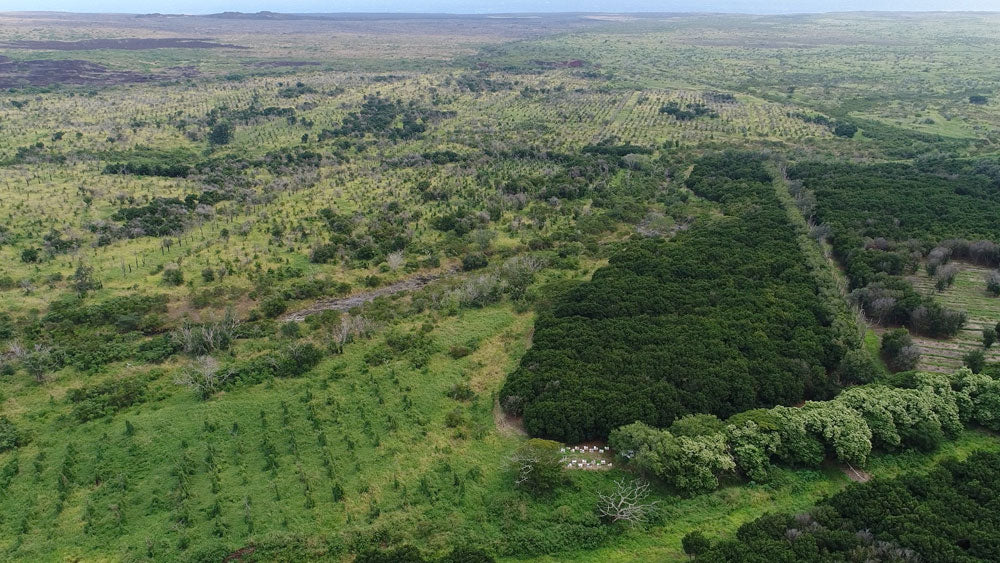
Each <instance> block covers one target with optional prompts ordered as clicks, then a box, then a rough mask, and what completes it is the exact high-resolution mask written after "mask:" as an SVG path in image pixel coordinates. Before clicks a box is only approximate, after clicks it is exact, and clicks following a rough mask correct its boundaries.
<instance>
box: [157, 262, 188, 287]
mask: <svg viewBox="0 0 1000 563" xmlns="http://www.w3.org/2000/svg"><path fill="white" fill-rule="evenodd" d="M162 277H163V283H165V284H167V285H173V286H178V285H181V284H182V283H184V272H182V271H181V269H180V268H179V267H178V266H177V265H174V264H171V265H169V266H167V267H165V268H164V269H163V276H162Z"/></svg>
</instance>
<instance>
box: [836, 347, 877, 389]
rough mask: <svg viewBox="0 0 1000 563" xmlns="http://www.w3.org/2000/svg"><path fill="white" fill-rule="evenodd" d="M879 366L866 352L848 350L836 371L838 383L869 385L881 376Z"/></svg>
mask: <svg viewBox="0 0 1000 563" xmlns="http://www.w3.org/2000/svg"><path fill="white" fill-rule="evenodd" d="M881 371H882V370H880V369H879V366H878V364H877V363H875V360H874V359H873V358H872V357H871V354H869V353H868V352H867V351H866V350H863V349H854V350H848V351H847V353H846V354H844V359H843V360H841V361H840V367H839V368H838V369H837V372H838V374H839V375H840V382H841V383H842V384H844V385H864V384H865V383H871V382H872V381H875V379H876V378H878V376H879V375H880V374H881Z"/></svg>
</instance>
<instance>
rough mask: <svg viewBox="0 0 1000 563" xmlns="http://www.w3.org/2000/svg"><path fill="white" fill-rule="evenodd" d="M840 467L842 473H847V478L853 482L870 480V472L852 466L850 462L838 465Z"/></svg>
mask: <svg viewBox="0 0 1000 563" xmlns="http://www.w3.org/2000/svg"><path fill="white" fill-rule="evenodd" d="M840 469H841V470H843V472H844V475H847V478H848V479H850V480H851V481H854V482H855V483H867V482H868V481H871V478H872V476H871V474H869V473H868V472H867V471H863V470H861V469H857V468H855V467H852V466H851V464H845V465H842V466H840Z"/></svg>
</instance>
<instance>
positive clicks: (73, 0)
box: [0, 0, 1000, 14]
mask: <svg viewBox="0 0 1000 563" xmlns="http://www.w3.org/2000/svg"><path fill="white" fill-rule="evenodd" d="M18 10H27V11H37V10H46V11H63V12H120V13H150V12H161V13H173V14H177V13H185V14H207V13H215V12H224V11H239V12H256V11H260V10H270V11H272V12H292V13H306V12H328V13H329V12H411V13H412V12H432V13H457V14H477V13H519V12H742V13H757V14H773V13H799V12H831V11H855V10H893V11H895V10H898V11H908V10H912V11H917V10H921V11H923V10H952V11H957V10H986V11H1000V0H0V11H18Z"/></svg>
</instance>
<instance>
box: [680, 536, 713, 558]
mask: <svg viewBox="0 0 1000 563" xmlns="http://www.w3.org/2000/svg"><path fill="white" fill-rule="evenodd" d="M681 547H682V548H683V549H684V553H686V554H688V555H690V556H692V557H696V556H698V555H701V554H702V553H705V552H706V551H708V550H709V549H710V548H711V547H712V542H711V541H709V539H708V538H706V537H705V534H702V533H701V532H700V531H699V530H693V531H690V532H688V533H687V534H684V537H683V538H681Z"/></svg>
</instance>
